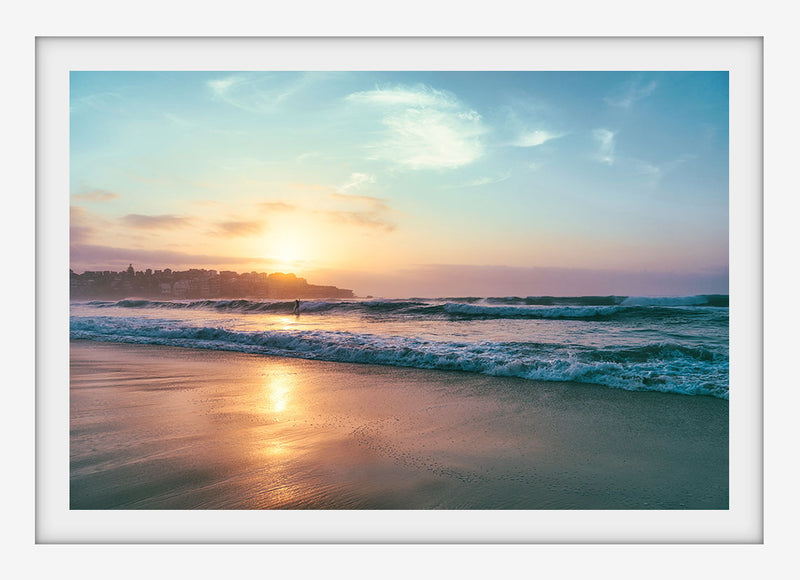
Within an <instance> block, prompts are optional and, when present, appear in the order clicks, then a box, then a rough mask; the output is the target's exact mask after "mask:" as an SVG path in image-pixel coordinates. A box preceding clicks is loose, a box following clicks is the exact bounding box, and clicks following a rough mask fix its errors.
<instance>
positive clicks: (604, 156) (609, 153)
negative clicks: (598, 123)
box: [592, 129, 617, 165]
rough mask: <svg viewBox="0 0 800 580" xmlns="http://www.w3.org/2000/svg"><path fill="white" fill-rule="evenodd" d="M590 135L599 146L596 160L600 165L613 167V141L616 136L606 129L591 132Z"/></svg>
mask: <svg viewBox="0 0 800 580" xmlns="http://www.w3.org/2000/svg"><path fill="white" fill-rule="evenodd" d="M592 135H593V136H594V139H595V140H596V141H597V142H598V144H599V149H598V151H597V159H599V160H600V161H601V162H602V163H606V164H608V165H614V148H615V142H614V141H615V138H616V136H617V134H616V133H614V132H613V131H610V130H608V129H595V130H594V131H593V132H592Z"/></svg>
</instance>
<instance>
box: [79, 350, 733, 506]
mask: <svg viewBox="0 0 800 580" xmlns="http://www.w3.org/2000/svg"><path fill="white" fill-rule="evenodd" d="M70 359H71V372H70V377H71V385H70V507H71V509H727V508H728V401H726V400H722V399H718V398H713V397H693V396H686V395H674V394H662V393H655V392H629V391H624V390H619V389H611V388H607V387H600V386H591V385H585V384H572V383H548V382H537V381H531V380H524V379H517V378H498V377H489V376H481V375H475V374H469V373H462V372H447V371H428V370H420V369H413V368H408V369H404V368H398V367H389V366H379V365H358V364H347V363H329V362H320V361H313V360H302V359H290V358H280V357H268V356H257V355H249V354H242V353H233V352H219V351H205V350H194V349H183V348H173V347H162V346H141V345H125V344H114V343H101V342H91V341H82V340H74V341H72V342H71V345H70Z"/></svg>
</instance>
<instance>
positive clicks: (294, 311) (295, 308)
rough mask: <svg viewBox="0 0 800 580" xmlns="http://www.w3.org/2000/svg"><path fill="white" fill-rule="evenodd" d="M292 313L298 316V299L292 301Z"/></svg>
mask: <svg viewBox="0 0 800 580" xmlns="http://www.w3.org/2000/svg"><path fill="white" fill-rule="evenodd" d="M292 314H297V315H298V316H300V301H299V300H295V301H294V310H292Z"/></svg>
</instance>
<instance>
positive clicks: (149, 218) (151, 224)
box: [120, 213, 190, 229]
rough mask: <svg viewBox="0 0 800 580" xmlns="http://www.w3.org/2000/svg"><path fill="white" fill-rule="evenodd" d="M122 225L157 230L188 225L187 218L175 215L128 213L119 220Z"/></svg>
mask: <svg viewBox="0 0 800 580" xmlns="http://www.w3.org/2000/svg"><path fill="white" fill-rule="evenodd" d="M120 221H122V223H123V224H125V225H126V226H129V227H132V228H142V229H158V228H178V227H183V226H186V225H188V224H189V222H190V220H189V218H186V217H183V216H177V215H144V214H138V213H129V214H128V215H126V216H123V217H121V218H120Z"/></svg>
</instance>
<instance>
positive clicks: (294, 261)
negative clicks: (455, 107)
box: [267, 236, 308, 269]
mask: <svg viewBox="0 0 800 580" xmlns="http://www.w3.org/2000/svg"><path fill="white" fill-rule="evenodd" d="M267 255H268V256H269V258H270V259H271V260H272V261H273V262H274V263H275V265H276V266H279V267H281V268H285V269H292V268H297V267H298V266H300V265H302V264H303V262H305V261H306V260H307V258H308V256H307V254H306V247H305V244H304V243H303V242H302V240H299V239H297V237H296V236H282V237H280V238H277V239H275V240H273V241H272V242H271V243H270V244H269V250H268V252H267Z"/></svg>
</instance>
